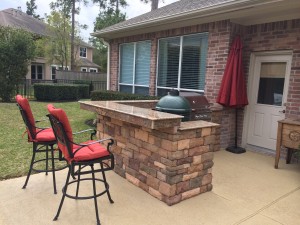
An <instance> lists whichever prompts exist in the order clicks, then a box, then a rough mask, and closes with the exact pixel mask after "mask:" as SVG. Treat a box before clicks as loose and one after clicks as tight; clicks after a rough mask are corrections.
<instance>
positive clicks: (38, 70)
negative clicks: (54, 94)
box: [37, 65, 43, 80]
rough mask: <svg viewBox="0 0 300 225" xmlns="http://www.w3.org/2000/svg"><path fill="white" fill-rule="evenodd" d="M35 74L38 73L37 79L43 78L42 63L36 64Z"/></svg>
mask: <svg viewBox="0 0 300 225" xmlns="http://www.w3.org/2000/svg"><path fill="white" fill-rule="evenodd" d="M37 75H38V77H37V78H38V79H39V80H42V79H43V66H42V65H38V66H37Z"/></svg>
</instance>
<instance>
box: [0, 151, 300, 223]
mask: <svg viewBox="0 0 300 225" xmlns="http://www.w3.org/2000/svg"><path fill="white" fill-rule="evenodd" d="M214 162H215V165H214V167H213V186H214V187H213V190H212V191H211V192H208V193H205V194H202V195H199V196H197V197H194V198H192V199H188V200H185V201H183V202H181V203H179V204H177V205H174V206H171V207H169V206H167V205H166V204H165V203H163V202H160V201H159V200H157V199H155V198H154V197H152V196H150V195H149V194H147V193H146V192H144V191H143V190H141V189H139V188H137V187H135V186H134V185H132V184H131V183H129V182H128V181H126V180H125V179H123V178H121V177H119V176H118V175H116V174H115V173H113V172H109V173H108V181H109V183H110V187H111V188H110V189H111V194H112V198H113V199H114V201H115V204H112V205H111V204H110V203H109V201H108V200H107V198H106V196H104V197H103V196H102V197H100V198H98V203H99V204H98V207H99V212H100V219H101V224H102V225H204V224H205V225H217V224H220V225H231V224H242V225H280V224H281V225H282V224H284V225H299V224H300V164H290V165H286V164H285V163H284V162H283V161H280V164H279V169H278V170H275V169H274V158H273V157H269V156H265V155H260V154H257V153H253V152H247V153H245V154H241V155H235V154H232V153H229V152H226V151H220V152H217V153H216V154H215V160H214ZM65 176H66V170H65V171H61V172H59V173H57V186H58V189H61V187H62V185H63V183H64V181H65ZM24 181H25V177H21V178H16V179H11V180H6V181H2V182H0V224H1V225H44V224H45V225H48V224H51V225H71V224H72V225H77V224H78V225H90V224H92V225H93V224H96V220H95V211H94V203H93V200H85V201H75V200H73V199H68V198H66V200H65V204H64V206H63V208H62V212H61V215H60V217H59V219H58V221H55V222H54V221H52V219H53V217H54V215H55V213H56V210H57V207H58V204H59V201H60V198H61V192H60V191H59V193H58V194H57V195H54V194H53V189H52V176H51V175H49V176H45V175H44V174H37V175H33V176H32V177H31V178H30V180H29V184H28V186H27V189H25V190H23V189H21V187H22V185H23V183H24ZM90 187H91V185H90V182H88V183H87V184H86V187H85V185H83V186H82V187H81V191H84V192H88V191H90Z"/></svg>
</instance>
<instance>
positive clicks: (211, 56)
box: [110, 21, 231, 102]
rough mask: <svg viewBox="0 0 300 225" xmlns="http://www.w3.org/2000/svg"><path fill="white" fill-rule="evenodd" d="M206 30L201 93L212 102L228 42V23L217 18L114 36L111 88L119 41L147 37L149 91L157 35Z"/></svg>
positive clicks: (115, 81)
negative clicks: (204, 79) (149, 68)
mask: <svg viewBox="0 0 300 225" xmlns="http://www.w3.org/2000/svg"><path fill="white" fill-rule="evenodd" d="M202 32H208V33H209V40H208V41H209V45H208V46H209V47H208V54H207V73H206V86H205V94H206V96H207V97H208V99H209V101H210V102H215V99H216V98H217V95H218V89H219V87H220V84H221V79H222V75H223V71H224V68H225V65H226V60H227V54H228V50H229V43H230V35H231V30H230V22H229V21H220V22H214V23H209V24H202V25H195V26H188V27H183V28H177V29H171V30H164V31H160V32H155V33H147V34H142V35H135V36H129V37H124V38H118V39H114V40H112V41H111V65H110V66H111V71H110V76H111V89H112V90H117V89H118V72H119V71H118V70H119V45H120V44H122V43H128V42H136V41H143V40H151V71H150V94H151V95H154V94H155V89H156V63H157V44H158V40H159V39H160V38H165V37H173V36H181V35H187V34H194V33H202Z"/></svg>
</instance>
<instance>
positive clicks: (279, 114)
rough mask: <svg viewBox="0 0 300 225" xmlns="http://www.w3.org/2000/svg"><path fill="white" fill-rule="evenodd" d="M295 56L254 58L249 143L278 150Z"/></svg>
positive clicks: (249, 107)
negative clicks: (277, 139) (279, 127)
mask: <svg viewBox="0 0 300 225" xmlns="http://www.w3.org/2000/svg"><path fill="white" fill-rule="evenodd" d="M291 60H292V56H291V55H271V56H270V55H268V56H256V57H254V62H253V63H252V65H254V68H253V69H252V71H253V74H252V76H251V75H250V77H252V85H251V87H252V88H251V90H250V91H249V93H250V96H249V106H248V110H249V117H248V118H249V121H248V135H247V143H248V144H251V145H255V146H258V147H263V148H267V149H271V150H274V151H275V149H276V138H277V126H278V123H277V121H278V120H281V119H284V118H285V114H284V113H285V105H286V104H285V103H286V99H287V89H288V82H289V73H290V70H291Z"/></svg>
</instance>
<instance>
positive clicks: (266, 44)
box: [110, 20, 300, 147]
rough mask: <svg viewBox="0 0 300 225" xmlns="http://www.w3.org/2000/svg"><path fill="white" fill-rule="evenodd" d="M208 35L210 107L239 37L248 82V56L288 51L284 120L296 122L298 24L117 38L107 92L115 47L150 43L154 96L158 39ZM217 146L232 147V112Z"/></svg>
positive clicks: (208, 27)
mask: <svg viewBox="0 0 300 225" xmlns="http://www.w3.org/2000/svg"><path fill="white" fill-rule="evenodd" d="M201 32H209V40H208V41H209V47H208V54H207V66H206V68H207V72H206V86H205V95H206V96H207V98H208V99H209V101H210V102H211V103H213V102H215V101H216V98H217V95H218V92H219V88H220V85H221V81H222V76H223V72H224V69H225V66H226V61H227V56H228V53H229V49H230V44H231V42H232V40H233V38H234V37H235V36H236V35H240V36H241V38H242V41H243V44H244V52H243V57H244V60H243V62H244V71H245V79H246V82H247V81H248V76H249V63H250V55H251V53H252V52H258V51H275V50H292V51H293V61H292V68H291V75H290V86H289V91H288V100H287V109H286V117H289V118H300V103H299V99H300V36H299V33H300V20H290V21H281V22H275V23H267V24H260V25H251V26H246V27H244V26H241V25H238V24H233V23H231V22H230V21H228V20H226V21H219V22H214V23H208V24H202V25H195V26H188V27H182V28H177V29H170V30H165V31H160V32H156V33H147V34H142V35H135V36H129V37H124V38H118V39H114V40H112V41H111V74H110V75H111V89H112V90H117V89H118V85H117V84H118V65H119V62H118V60H119V44H121V43H126V42H134V41H142V40H151V42H152V47H151V75H150V94H151V95H154V94H155V89H156V87H155V85H156V84H155V83H156V62H157V43H158V39H159V38H163V37H172V36H180V35H187V34H192V33H201ZM243 121H244V111H243V110H240V111H239V114H238V130H239V132H238V143H239V144H240V142H241V138H242V130H243ZM220 124H221V146H222V147H226V146H228V145H232V144H233V143H234V137H235V110H232V109H225V110H224V111H223V112H222V116H221V120H220Z"/></svg>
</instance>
